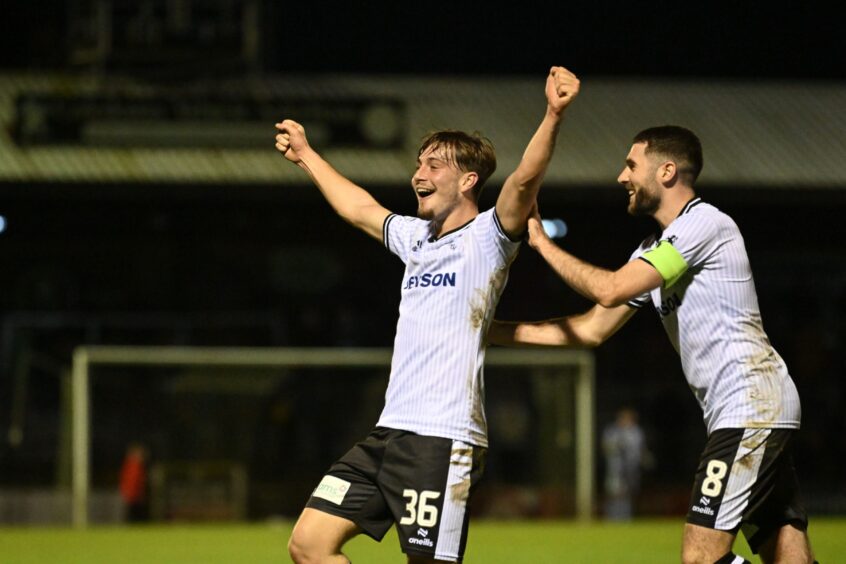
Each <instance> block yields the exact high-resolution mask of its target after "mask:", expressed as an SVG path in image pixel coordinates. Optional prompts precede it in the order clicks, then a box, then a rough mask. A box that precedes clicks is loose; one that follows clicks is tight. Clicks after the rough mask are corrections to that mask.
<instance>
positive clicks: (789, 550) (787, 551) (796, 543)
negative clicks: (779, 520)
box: [758, 524, 814, 564]
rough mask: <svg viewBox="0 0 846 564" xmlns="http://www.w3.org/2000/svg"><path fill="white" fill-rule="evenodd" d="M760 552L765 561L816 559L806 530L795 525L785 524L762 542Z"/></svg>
mask: <svg viewBox="0 0 846 564" xmlns="http://www.w3.org/2000/svg"><path fill="white" fill-rule="evenodd" d="M758 554H759V555H760V556H761V561H762V562H764V563H770V562H797V563H800V564H803V563H807V564H811V562H813V561H814V556H813V551H812V550H811V543H810V541H809V540H808V534H807V532H806V531H804V530H802V529H801V528H798V527H796V526H794V525H789V524H788V525H784V526H782V527H781V528H780V529H779V530H778V531H777V532H776V533H775V534H773V535H772V536H770V538H768V539H767V540H766V541H765V542H764V543H763V544H761V546H760V549H759V551H758Z"/></svg>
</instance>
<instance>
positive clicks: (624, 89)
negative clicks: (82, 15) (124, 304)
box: [0, 74, 846, 189]
mask: <svg viewBox="0 0 846 564" xmlns="http://www.w3.org/2000/svg"><path fill="white" fill-rule="evenodd" d="M162 88H163V87H158V86H151V85H149V84H138V83H134V82H133V81H132V80H131V79H120V78H114V77H110V78H108V79H98V78H97V77H95V76H87V77H85V76H66V75H61V76H60V75H35V74H14V75H13V74H5V75H0V124H2V129H0V182H32V181H38V182H40V181H47V182H69V183H79V182H83V183H123V182H128V183H137V182H153V183H159V182H162V183H166V182H185V183H199V184H204V183H215V184H221V183H222V184H227V183H236V184H237V183H251V184H252V183H279V184H300V183H302V182H304V180H305V175H304V173H302V172H301V171H299V170H298V169H297V168H296V167H292V166H286V165H285V164H284V163H282V162H280V157H279V155H278V154H277V153H276V152H275V150H274V148H273V135H274V129H273V121H274V120H275V119H276V118H274V119H270V118H267V121H266V123H264V122H259V123H255V119H253V121H251V122H247V121H245V122H244V123H241V124H235V125H240V126H241V127H238V128H237V131H236V128H234V126H233V123H232V122H231V121H230V122H227V123H226V124H223V123H222V122H221V124H222V126H221V127H222V128H221V129H220V132H219V133H220V135H222V136H229V137H228V138H229V141H230V142H229V143H227V144H226V146H221V147H218V148H214V147H210V146H208V145H207V146H191V143H190V142H187V143H183V144H182V146H159V147H156V146H151V144H150V143H146V144H143V143H142V144H143V145H145V146H133V143H132V141H131V139H132V136H133V135H134V134H135V133H134V132H135V130H134V129H133V128H136V127H139V126H143V122H140V121H138V120H134V121H131V120H127V121H125V122H120V121H117V122H116V121H115V120H111V122H110V124H109V126H110V128H111V129H109V131H110V132H111V134H112V135H115V134H118V135H123V136H124V137H123V139H122V141H121V142H120V143H111V144H110V143H108V139H109V137H108V136H106V137H104V138H103V139H106V140H107V141H106V142H105V143H103V142H101V143H99V144H96V143H95V144H86V143H73V142H71V143H60V144H52V143H50V142H47V143H44V142H36V143H30V144H23V145H21V144H18V143H17V142H16V141H15V138H14V136H13V133H12V131H13V129H14V126H15V122H16V121H19V118H20V116H19V115H18V113H19V111H26V110H20V109H19V108H17V107H16V100H17V99H18V97H19V96H20V95H21V94H28V95H30V96H37V95H41V96H44V95H50V96H53V97H60V98H61V97H71V98H72V97H80V96H81V97H85V96H103V95H118V96H127V95H142V96H144V95H151V93H152V94H153V95H160V94H161V92H160V91H161V90H162ZM202 90H203V92H206V93H208V92H215V93H217V95H221V94H226V95H231V96H238V97H241V98H242V99H250V100H258V101H262V100H265V101H266V102H267V104H270V105H271V110H272V109H273V108H272V105H273V104H275V103H278V101H279V100H282V101H283V103H282V104H281V105H279V112H280V115H278V119H280V120H281V119H282V118H283V117H290V118H292V119H298V116H297V115H291V116H284V115H281V112H282V111H284V109H283V108H284V107H285V104H284V100H300V101H302V100H312V101H313V100H323V99H325V100H335V101H338V100H340V101H343V100H376V101H378V100H389V101H394V102H397V103H398V104H399V106H400V107H401V111H400V113H399V114H397V115H398V116H399V117H397V116H392V115H391V114H390V112H388V114H387V115H385V114H384V113H383V114H377V117H376V118H373V119H377V120H378V119H386V120H388V121H391V120H394V121H396V120H397V119H399V120H400V123H399V134H400V139H399V143H398V144H397V145H396V146H385V147H379V146H370V147H366V146H359V147H356V146H348V145H338V146H333V145H332V144H328V145H327V146H326V147H321V143H320V136H319V135H317V133H318V132H319V130H320V124H319V123H317V122H314V123H312V124H310V125H311V127H310V128H309V129H308V130H307V133H309V132H313V133H314V134H315V135H314V138H313V140H312V142H313V144H314V145H315V146H316V148H317V149H318V150H321V151H322V152H323V154H324V156H325V157H327V158H328V159H329V160H330V161H331V162H332V163H333V164H334V165H335V166H336V168H338V169H339V170H340V171H342V172H343V173H344V174H346V175H347V176H349V177H351V178H352V179H354V180H355V181H357V182H359V183H362V184H365V185H367V184H395V183H403V184H404V183H406V182H407V181H408V178H409V175H410V171H411V170H412V168H413V164H414V160H415V158H416V155H415V151H416V147H417V144H418V141H419V139H420V138H421V137H422V136H423V135H424V134H425V133H426V132H428V131H431V130H433V129H440V128H456V129H467V130H478V131H480V132H482V133H483V134H484V135H486V136H487V137H489V138H490V139H491V140H492V141H493V143H494V145H495V146H496V148H497V151H498V156H499V167H498V170H497V173H496V174H495V175H494V177H493V180H494V181H495V182H496V181H502V180H503V179H504V177H505V175H506V174H507V173H508V171H510V170H511V169H513V168H514V166H515V165H516V163H517V162H518V160H519V159H520V156H521V154H522V151H523V149H524V147H525V144H526V142H527V141H528V139H529V138H530V137H531V135H532V133H533V131H534V128H535V127H536V125H537V123H538V122H539V121H540V119H541V117H542V115H543V109H544V103H545V101H544V97H543V77H538V78H532V79H529V78H524V77H503V78H478V77H472V78H456V77H449V78H447V77H444V78H437V77H434V78H433V77H425V78H415V77H410V76H401V77H398V76H354V75H318V76H315V75H309V76H278V77H262V78H260V79H254V80H251V81H250V80H245V81H241V82H237V83H235V82H228V83H227V82H221V83H219V84H207V85H204V87H203V89H202ZM166 95H172V93H171V94H166ZM267 104H265V111H267ZM379 115H381V118H379V117H378V116H379ZM371 117H372V116H371ZM203 119H204V120H205V121H204V123H202V124H198V122H197V121H194V122H191V123H189V122H172V123H170V124H169V129H164V130H159V131H160V132H161V131H164V132H165V133H164V134H165V135H169V134H171V135H173V136H176V137H181V138H184V139H188V140H190V139H191V138H192V136H194V133H196V134H197V135H199V134H200V133H202V131H201V129H202V128H203V127H206V126H209V125H210V124H209V120H208V118H203ZM36 121H37V120H36ZM317 121H319V120H317ZM667 123H675V124H678V125H684V126H686V127H689V128H691V129H693V130H694V131H695V132H697V134H698V135H699V136H700V138H701V139H702V143H703V147H704V151H705V168H704V170H703V173H702V176H701V179H700V183H701V184H707V185H730V186H744V187H759V186H760V187H769V188H772V187H776V188H796V187H816V188H839V189H843V188H846V183H844V180H843V174H842V162H843V160H844V157H846V84H844V83H838V82H807V83H796V82H778V81H772V82H739V81H724V82H715V81H705V80H676V81H667V80H664V81H661V82H657V81H647V80H634V79H617V80H615V79H610V78H603V77H582V91H581V94H580V96H579V98H578V99H577V100H576V101H575V103H574V105H573V107H572V109H571V110H570V111H569V112H568V115H567V117H566V121H565V123H564V125H563V126H562V131H561V135H560V141H559V145H558V148H557V151H556V156H555V158H554V161H553V163H552V164H551V166H550V169H549V173H548V174H547V183H548V184H549V185H554V186H557V187H559V188H562V189H566V188H567V187H572V186H585V185H607V186H614V184H615V179H616V177H617V174H618V173H619V171H620V168H621V167H622V164H623V159H624V157H625V155H626V153H627V151H628V148H629V145H630V140H631V138H632V136H633V135H634V134H635V133H636V132H638V131H639V130H641V129H643V128H646V127H650V126H654V125H663V124H667ZM377 126H378V124H377ZM387 127H389V128H390V127H397V123H393V124H388V126H387ZM180 128H183V129H180ZM227 128H229V129H227ZM139 131H140V129H139ZM238 135H240V136H242V137H241V138H244V139H245V141H244V143H242V144H239V143H238V139H239V138H238ZM244 136H247V137H244ZM264 136H266V138H265V137H264ZM265 139H266V144H265V143H264V141H265ZM42 141H43V140H42ZM176 145H180V144H179V143H176Z"/></svg>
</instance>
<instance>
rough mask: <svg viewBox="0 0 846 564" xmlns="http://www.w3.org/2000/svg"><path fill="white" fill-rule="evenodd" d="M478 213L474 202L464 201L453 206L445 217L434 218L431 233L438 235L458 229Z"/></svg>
mask: <svg viewBox="0 0 846 564" xmlns="http://www.w3.org/2000/svg"><path fill="white" fill-rule="evenodd" d="M477 215H479V207H478V206H477V205H476V204H475V203H471V202H465V203H463V204H462V205H459V206H457V207H455V208H453V209H452V210H451V211H450V212H449V213H448V214H447V215H446V216H445V217H443V218H442V219H441V218H437V217H436V218H435V219H433V220H432V229H431V232H432V235H434V236H435V237H440V236H441V235H443V234H444V233H449V232H450V231H453V230H455V229H458V228H459V227H461V226H462V225H464V224H466V223H467V222H468V221H470V220H472V219H473V218H474V217H476V216H477Z"/></svg>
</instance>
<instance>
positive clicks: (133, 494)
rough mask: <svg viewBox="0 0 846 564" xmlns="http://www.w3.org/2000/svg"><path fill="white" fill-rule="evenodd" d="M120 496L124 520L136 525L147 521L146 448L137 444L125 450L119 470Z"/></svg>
mask: <svg viewBox="0 0 846 564" xmlns="http://www.w3.org/2000/svg"><path fill="white" fill-rule="evenodd" d="M120 496H121V498H122V499H123V503H124V507H125V508H126V520H127V522H129V523H138V522H142V521H147V520H148V519H149V505H148V503H147V448H146V447H145V446H144V445H142V444H140V443H137V442H133V443H130V444H129V446H128V447H127V449H126V456H125V457H124V459H123V466H122V467H121V469H120Z"/></svg>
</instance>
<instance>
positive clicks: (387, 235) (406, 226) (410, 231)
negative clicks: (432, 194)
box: [382, 213, 426, 263]
mask: <svg viewBox="0 0 846 564" xmlns="http://www.w3.org/2000/svg"><path fill="white" fill-rule="evenodd" d="M425 223H426V222H425V221H423V220H422V219H418V218H416V217H409V216H404V215H397V214H395V213H392V214H390V215H389V216H388V217H386V218H385V222H384V223H383V224H382V242H383V243H384V244H385V247H386V248H387V249H388V250H389V251H391V252H392V253H394V254H395V255H397V256H398V257H399V258H400V259H401V260H402V262H403V263H407V262H408V255H409V253H410V252H411V249H412V247H413V246H414V244H415V242H416V239H417V238H419V237H417V235H418V233H420V230H421V227H425Z"/></svg>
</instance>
